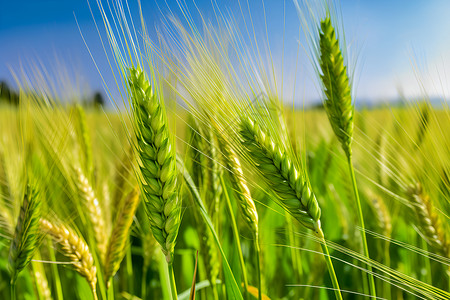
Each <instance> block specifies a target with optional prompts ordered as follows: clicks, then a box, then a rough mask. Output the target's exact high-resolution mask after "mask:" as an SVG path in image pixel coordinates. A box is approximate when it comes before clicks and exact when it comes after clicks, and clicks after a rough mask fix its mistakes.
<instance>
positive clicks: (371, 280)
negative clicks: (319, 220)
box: [347, 156, 376, 297]
mask: <svg viewBox="0 0 450 300" xmlns="http://www.w3.org/2000/svg"><path fill="white" fill-rule="evenodd" d="M347 162H348V167H349V171H350V176H351V178H352V185H353V193H354V195H355V199H356V206H357V209H358V219H359V225H360V226H361V237H362V242H363V248H364V255H365V256H366V257H367V258H370V256H369V248H368V247H367V239H366V227H365V226H364V217H363V213H362V208H361V201H360V200H359V193H358V188H357V186H356V177H355V170H354V167H353V163H352V157H351V156H347ZM367 269H368V271H369V273H368V274H367V276H368V277H369V285H370V294H371V296H372V297H376V290H375V280H374V278H373V275H372V266H371V265H369V264H368V265H367Z"/></svg>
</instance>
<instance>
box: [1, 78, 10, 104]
mask: <svg viewBox="0 0 450 300" xmlns="http://www.w3.org/2000/svg"><path fill="white" fill-rule="evenodd" d="M10 93H11V91H10V90H9V86H8V84H7V83H6V82H5V81H2V82H0V98H2V99H4V100H6V99H9V95H10Z"/></svg>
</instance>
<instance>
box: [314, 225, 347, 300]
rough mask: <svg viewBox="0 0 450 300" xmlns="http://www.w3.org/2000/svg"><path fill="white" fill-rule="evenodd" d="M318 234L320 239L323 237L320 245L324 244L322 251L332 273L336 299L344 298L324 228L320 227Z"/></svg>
mask: <svg viewBox="0 0 450 300" xmlns="http://www.w3.org/2000/svg"><path fill="white" fill-rule="evenodd" d="M316 234H317V236H318V237H319V238H320V239H322V243H321V244H320V245H321V246H322V252H323V254H324V258H325V261H326V263H327V268H328V273H330V277H331V282H332V283H333V288H334V293H335V295H336V299H338V300H342V295H341V289H340V288H339V282H338V280H337V277H336V273H335V272H334V267H333V262H332V261H331V257H330V253H328V247H327V242H326V241H325V236H324V235H323V231H322V229H321V228H319V230H318V232H317V233H316Z"/></svg>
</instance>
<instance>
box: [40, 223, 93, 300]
mask: <svg viewBox="0 0 450 300" xmlns="http://www.w3.org/2000/svg"><path fill="white" fill-rule="evenodd" d="M39 224H40V228H41V230H42V231H43V232H44V233H46V234H48V235H49V236H51V237H52V239H53V240H54V241H55V242H56V243H58V244H60V245H61V247H62V253H63V254H64V256H66V257H67V258H69V259H70V262H71V263H72V266H73V267H74V269H75V270H76V271H77V272H78V273H79V274H80V275H81V276H83V277H84V278H86V280H87V282H88V283H89V286H90V287H91V289H92V292H93V294H94V297H95V298H97V296H96V285H97V268H96V267H95V265H94V259H93V258H92V255H91V252H90V250H89V247H88V245H87V244H86V242H85V241H84V240H83V239H82V238H81V237H79V236H78V235H77V234H76V233H75V232H73V230H72V229H70V228H69V227H66V226H65V225H63V224H59V223H58V224H56V223H55V224H54V223H52V222H50V221H48V220H46V219H41V220H40V222H39Z"/></svg>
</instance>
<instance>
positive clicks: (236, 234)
mask: <svg viewBox="0 0 450 300" xmlns="http://www.w3.org/2000/svg"><path fill="white" fill-rule="evenodd" d="M220 182H221V184H222V187H223V191H224V195H225V199H226V202H227V207H228V211H229V212H230V223H231V228H232V229H233V236H234V241H235V243H236V246H237V248H238V254H239V255H238V256H239V263H240V265H241V270H242V280H243V281H244V290H245V291H244V295H245V296H244V297H245V299H248V298H249V297H248V280H247V270H246V269H245V262H244V257H243V256H242V249H241V242H240V240H239V231H238V228H237V225H236V219H235V218H234V213H233V207H232V206H231V201H230V197H229V195H228V191H227V188H226V185H225V181H224V180H223V176H222V175H220Z"/></svg>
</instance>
